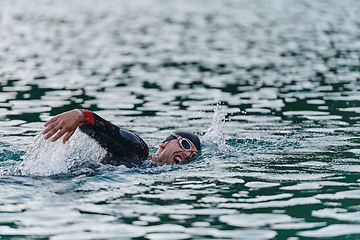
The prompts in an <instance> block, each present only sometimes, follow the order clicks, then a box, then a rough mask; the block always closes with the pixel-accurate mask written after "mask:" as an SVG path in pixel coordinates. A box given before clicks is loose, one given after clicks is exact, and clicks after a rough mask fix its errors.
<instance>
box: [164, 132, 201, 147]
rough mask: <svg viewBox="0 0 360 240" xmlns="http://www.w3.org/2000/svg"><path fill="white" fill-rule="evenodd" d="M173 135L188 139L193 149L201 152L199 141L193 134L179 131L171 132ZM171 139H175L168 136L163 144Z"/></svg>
mask: <svg viewBox="0 0 360 240" xmlns="http://www.w3.org/2000/svg"><path fill="white" fill-rule="evenodd" d="M173 133H175V134H176V135H179V136H181V137H183V138H187V139H189V140H190V141H191V142H192V143H193V144H194V145H195V147H196V149H197V150H198V151H200V150H201V144H200V139H199V138H198V136H196V135H195V134H193V133H190V132H185V131H180V130H177V131H173ZM173 139H176V137H174V136H172V135H169V136H168V137H167V138H165V140H164V141H163V142H168V141H170V140H173Z"/></svg>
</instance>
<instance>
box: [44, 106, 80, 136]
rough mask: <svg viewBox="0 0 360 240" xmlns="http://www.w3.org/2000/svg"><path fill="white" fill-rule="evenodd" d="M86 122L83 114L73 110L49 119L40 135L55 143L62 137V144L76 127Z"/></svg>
mask: <svg viewBox="0 0 360 240" xmlns="http://www.w3.org/2000/svg"><path fill="white" fill-rule="evenodd" d="M85 120H86V118H85V114H84V113H83V112H82V111H80V110H79V109H74V110H71V111H68V112H64V113H61V114H59V115H56V116H55V117H53V118H51V119H50V120H49V121H47V122H46V123H45V124H44V127H45V130H44V131H43V132H42V134H44V135H45V137H44V138H45V139H49V138H51V137H53V138H52V139H51V141H52V142H55V141H57V140H58V139H59V138H61V137H62V136H64V135H65V136H64V138H63V143H66V141H67V140H69V138H70V137H71V136H72V135H73V134H74V132H75V130H76V129H77V127H78V126H79V125H80V124H81V123H83V122H84V121H85Z"/></svg>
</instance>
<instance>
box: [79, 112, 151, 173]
mask: <svg viewBox="0 0 360 240" xmlns="http://www.w3.org/2000/svg"><path fill="white" fill-rule="evenodd" d="M81 111H82V112H83V113H84V114H85V121H84V123H83V124H82V125H81V126H80V127H79V128H80V130H81V131H82V132H83V133H86V134H87V135H89V136H90V137H92V138H94V139H95V140H96V141H97V142H98V143H99V144H100V145H101V146H102V147H103V148H104V149H105V150H106V151H107V154H106V156H105V157H104V158H103V159H102V160H101V162H102V163H104V164H111V165H116V166H118V165H125V166H126V167H129V168H131V167H134V166H138V165H140V164H142V162H143V161H144V160H145V159H148V158H149V148H148V146H147V144H146V143H145V142H144V140H142V139H141V138H140V137H139V136H138V135H136V134H135V133H132V132H129V131H126V130H124V129H121V128H119V127H117V126H115V125H113V124H112V123H110V122H108V121H106V120H104V119H103V118H101V117H99V116H98V115H96V114H95V113H92V112H90V111H88V110H81Z"/></svg>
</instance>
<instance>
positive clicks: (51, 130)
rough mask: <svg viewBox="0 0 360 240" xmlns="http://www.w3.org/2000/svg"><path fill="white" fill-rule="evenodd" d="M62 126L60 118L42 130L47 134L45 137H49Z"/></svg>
mask: <svg viewBox="0 0 360 240" xmlns="http://www.w3.org/2000/svg"><path fill="white" fill-rule="evenodd" d="M60 128H61V125H60V120H59V119H58V120H57V121H55V122H53V123H50V124H48V125H47V126H46V128H45V130H44V131H43V132H42V134H44V135H45V137H44V138H45V139H49V138H50V137H51V136H53V135H54V134H55V133H56V132H57V131H59V129H60Z"/></svg>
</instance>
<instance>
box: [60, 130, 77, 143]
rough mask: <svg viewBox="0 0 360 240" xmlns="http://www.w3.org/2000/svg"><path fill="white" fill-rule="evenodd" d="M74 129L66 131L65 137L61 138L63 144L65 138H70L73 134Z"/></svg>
mask: <svg viewBox="0 0 360 240" xmlns="http://www.w3.org/2000/svg"><path fill="white" fill-rule="evenodd" d="M75 130H76V129H75ZM75 130H72V131H70V132H67V133H66V135H65V137H64V138H63V143H64V144H65V143H66V141H67V140H69V138H71V136H72V135H73V134H74V132H75Z"/></svg>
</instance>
